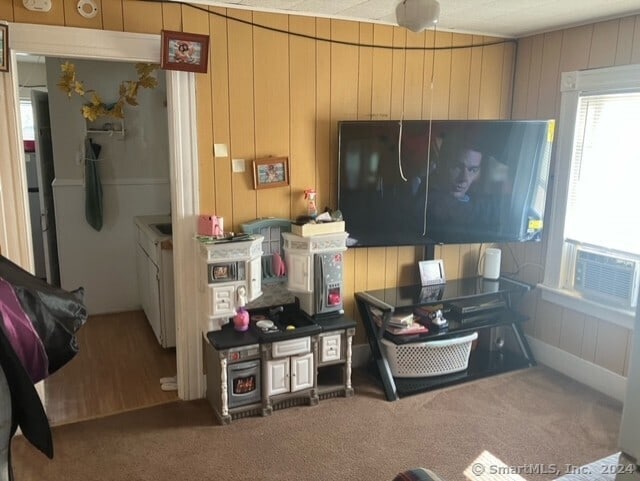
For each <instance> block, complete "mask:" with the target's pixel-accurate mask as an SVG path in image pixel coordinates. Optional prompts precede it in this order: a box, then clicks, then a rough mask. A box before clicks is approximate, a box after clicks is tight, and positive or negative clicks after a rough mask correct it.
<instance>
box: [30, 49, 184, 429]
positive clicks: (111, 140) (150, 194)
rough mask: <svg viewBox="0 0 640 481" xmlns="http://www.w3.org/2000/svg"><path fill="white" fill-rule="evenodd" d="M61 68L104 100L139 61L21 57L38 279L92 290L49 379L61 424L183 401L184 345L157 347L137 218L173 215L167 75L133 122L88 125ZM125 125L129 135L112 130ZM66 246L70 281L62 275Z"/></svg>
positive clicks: (50, 401)
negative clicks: (177, 385) (90, 210)
mask: <svg viewBox="0 0 640 481" xmlns="http://www.w3.org/2000/svg"><path fill="white" fill-rule="evenodd" d="M63 65H73V68H74V70H75V71H76V75H77V79H78V80H79V81H82V82H83V83H84V85H85V88H86V89H89V88H93V89H96V91H97V92H99V94H100V95H101V96H102V97H103V98H111V97H113V96H114V95H115V96H116V97H117V94H118V89H119V86H120V85H121V82H124V81H131V80H133V79H135V78H136V77H137V72H136V65H135V64H133V63H125V62H114V61H109V62H107V61H95V60H84V59H73V60H71V61H69V60H68V59H65V58H57V57H43V56H28V55H20V56H19V57H18V80H19V95H20V107H21V109H20V111H21V117H22V131H23V138H24V143H25V157H26V165H27V180H28V192H29V210H30V212H31V234H32V239H33V252H34V262H35V274H36V277H40V278H43V277H44V279H45V280H46V281H47V282H49V283H50V284H52V285H56V286H62V287H63V288H65V289H67V290H71V289H75V288H76V287H78V286H82V287H84V288H85V305H86V306H87V309H88V313H89V318H88V320H87V322H86V324H85V325H84V326H83V328H82V329H81V330H80V332H79V333H78V345H79V352H78V354H77V355H76V356H75V357H74V359H72V360H71V361H70V362H69V363H68V364H67V365H66V366H65V369H61V370H60V371H58V372H56V373H54V374H53V375H51V376H49V377H48V378H47V379H45V380H44V392H45V399H46V405H45V408H46V411H47V414H48V417H49V419H50V422H51V424H66V423H69V422H77V421H80V420H84V419H91V418H95V417H102V416H105V415H110V414H115V413H119V412H123V411H129V410H132V409H140V408H144V407H148V406H152V405H156V404H159V403H161V402H170V401H173V400H176V399H177V394H176V393H175V391H173V392H165V391H163V390H162V389H161V383H160V379H162V378H165V377H167V376H173V375H175V372H176V359H175V349H172V348H166V349H163V348H161V347H160V346H159V345H158V343H157V341H156V340H155V338H154V336H153V335H152V333H151V327H150V325H149V322H148V321H147V319H146V318H145V315H144V313H143V312H142V311H141V310H140V307H139V306H140V304H141V302H140V296H139V295H138V294H137V291H138V285H137V283H136V282H135V280H136V279H137V276H136V272H135V270H136V269H135V268H136V263H135V262H134V259H135V241H134V239H135V236H134V218H135V217H136V216H140V215H156V214H168V213H169V211H170V205H169V204H170V189H169V181H168V178H169V154H168V151H169V149H168V140H167V137H168V136H167V133H168V132H167V112H166V82H165V79H164V76H163V75H162V72H158V71H156V72H154V76H155V77H156V79H157V85H156V86H155V87H154V88H148V89H142V88H141V89H140V90H139V91H138V95H137V96H136V102H137V105H136V106H125V108H124V118H123V119H118V118H116V117H113V116H100V117H99V118H98V119H96V121H95V122H92V123H89V122H88V121H86V119H84V117H83V116H82V114H81V106H82V105H86V102H88V99H87V98H86V97H84V98H83V97H80V96H79V95H75V94H74V95H73V97H72V98H69V97H68V96H67V95H66V93H65V92H63V91H62V90H61V89H60V88H59V87H58V83H59V82H60V80H61V73H62V70H61V66H63ZM109 96H111V97H109ZM26 107H28V108H26ZM29 114H31V115H29ZM51 121H53V124H52V123H51ZM116 123H120V124H119V125H121V127H120V128H119V129H118V130H119V132H118V131H114V130H107V129H106V128H105V127H104V126H105V125H108V126H111V125H116ZM125 125H126V129H125V128H124V126H125ZM28 139H32V140H35V142H33V143H32V142H30V141H29V140H28ZM83 141H84V142H83ZM87 142H89V144H90V146H91V147H93V148H96V147H97V149H99V151H100V152H99V154H97V155H96V158H95V160H92V159H93V157H89V155H88V154H87V153H85V152H83V150H84V149H83V147H84V146H86V145H85V144H86V143H87ZM31 150H32V151H33V152H27V151H31ZM73 154H75V155H73ZM34 166H35V167H36V168H34ZM88 170H91V171H93V172H95V173H97V175H98V176H99V177H98V178H97V182H98V185H99V187H100V190H101V191H104V195H103V197H102V207H103V208H102V209H101V212H100V216H101V225H100V226H98V227H96V226H95V225H94V224H91V225H90V223H89V218H87V219H85V216H86V213H85V202H84V201H85V199H86V198H87V197H88V189H87V185H89V182H88V178H87V176H86V173H87V171H88ZM56 172H57V175H56V174H55V173H56ZM34 173H35V174H36V175H35V176H34ZM83 178H84V185H83V182H82V179H83ZM54 205H55V207H54ZM91 220H94V218H93V217H92V218H91ZM102 220H103V222H102ZM56 230H57V231H58V232H57V234H58V236H56ZM56 238H59V239H60V243H59V244H58V243H57V242H56ZM51 240H53V242H50V241H51ZM58 246H59V247H60V254H61V255H60V260H61V262H60V263H59V272H61V273H62V280H63V282H62V284H61V283H60V280H59V279H60V278H57V279H56V278H54V277H53V275H52V274H55V272H56V271H57V270H58V269H57V265H56V264H55V263H54V262H51V261H52V260H54V259H58V249H57V247H58ZM133 346H135V347H133Z"/></svg>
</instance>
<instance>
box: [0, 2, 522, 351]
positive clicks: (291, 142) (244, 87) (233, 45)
mask: <svg viewBox="0 0 640 481" xmlns="http://www.w3.org/2000/svg"><path fill="white" fill-rule="evenodd" d="M97 3H98V6H99V14H98V15H97V16H96V17H95V18H93V19H84V18H83V17H81V16H80V15H79V14H78V13H77V12H76V4H77V1H76V0H58V1H55V2H53V8H52V10H51V11H50V12H48V13H34V12H29V11H27V10H26V9H25V8H24V7H23V6H22V0H0V18H1V19H6V20H9V21H14V22H25V23H39V24H51V25H63V26H73V27H85V28H96V29H106V30H122V31H128V32H141V33H155V34H158V33H160V31H161V30H162V29H168V30H178V31H180V30H182V31H186V32H193V33H202V34H208V35H210V38H211V49H210V59H209V60H210V62H209V71H208V73H207V74H200V75H198V76H197V90H198V92H197V94H198V100H199V104H198V151H199V171H200V210H201V212H207V213H215V214H217V215H221V216H224V217H225V225H226V226H227V228H234V229H238V227H239V225H240V224H241V223H243V222H246V221H249V220H252V219H254V218H256V217H266V216H273V217H285V218H295V217H296V216H298V215H300V214H302V213H304V212H305V203H304V201H303V194H302V193H303V191H304V189H306V188H310V187H315V188H316V190H317V191H318V206H319V207H320V208H324V207H325V206H328V207H331V208H335V207H336V201H337V199H336V196H337V170H338V169H337V121H338V120H349V119H363V120H364V119H376V120H383V119H400V118H404V119H428V118H430V117H433V118H437V119H448V118H451V119H467V118H469V119H476V118H487V119H498V118H509V117H510V113H511V103H512V86H513V82H512V78H513V73H514V68H515V55H516V49H515V44H514V43H513V42H511V43H510V42H507V43H499V44H497V45H491V46H478V47H473V48H456V49H452V48H451V47H463V46H467V45H470V46H472V45H479V44H482V43H484V42H495V41H499V40H501V39H496V38H491V37H481V36H471V35H463V34H452V33H449V32H437V34H434V32H433V31H429V32H424V33H419V34H417V33H412V32H409V31H407V30H405V29H403V28H399V27H391V26H383V25H373V24H368V23H358V22H349V21H342V20H329V19H324V18H322V19H321V18H312V17H301V16H289V15H280V14H268V13H257V12H251V11H246V10H231V9H229V10H227V9H221V8H214V7H211V8H207V7H204V8H194V7H191V6H187V5H176V4H168V3H152V2H143V1H134V0H97ZM434 46H435V47H436V48H437V49H436V50H434V49H433V47H434ZM214 143H218V144H226V145H227V146H228V148H229V154H230V155H229V157H224V158H215V157H214V155H213V144H214ZM267 156H287V157H288V158H289V162H290V185H289V186H288V187H282V188H274V189H262V190H258V191H256V190H254V189H253V180H252V172H251V161H252V160H253V159H256V158H262V157H267ZM232 159H245V160H246V166H247V170H246V172H244V173H232V170H231V161H232ZM479 251H480V246H473V245H471V246H469V245H464V246H458V245H454V246H447V247H443V248H437V249H436V257H439V258H443V259H445V267H446V271H447V272H446V275H447V277H448V278H450V279H454V278H459V277H462V276H465V275H473V274H474V273H475V271H476V265H477V260H478V255H479ZM422 257H423V251H422V248H420V247H390V248H370V249H363V248H359V249H351V250H349V251H348V253H347V255H346V272H345V287H346V292H345V304H346V311H347V313H348V314H350V315H354V316H356V317H358V316H357V313H356V312H355V311H356V309H355V306H354V301H353V294H354V292H357V291H360V290H365V289H375V288H381V287H385V286H394V285H406V284H411V283H415V282H417V281H418V274H417V270H416V262H417V261H418V260H420V259H422ZM356 342H366V338H365V336H364V330H363V329H362V328H360V329H358V332H357V335H356Z"/></svg>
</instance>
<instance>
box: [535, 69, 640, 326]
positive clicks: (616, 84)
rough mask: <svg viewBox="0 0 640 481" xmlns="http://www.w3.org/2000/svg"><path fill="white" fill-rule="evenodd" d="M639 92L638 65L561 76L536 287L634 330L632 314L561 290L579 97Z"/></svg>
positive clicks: (559, 300)
mask: <svg viewBox="0 0 640 481" xmlns="http://www.w3.org/2000/svg"><path fill="white" fill-rule="evenodd" d="M631 89H640V65H625V66H620V67H607V68H600V69H593V70H578V71H575V72H564V73H563V74H562V79H561V83H560V91H561V93H562V100H561V103H560V119H559V123H558V131H559V135H558V144H557V149H556V162H555V181H554V186H553V187H554V190H553V192H554V199H553V201H552V209H551V219H550V228H549V241H548V248H547V257H546V262H545V274H544V281H543V283H542V284H541V285H540V286H539V287H540V288H541V293H542V298H543V299H544V300H546V301H549V302H553V303H556V304H559V305H561V306H563V307H567V308H569V309H573V310H576V311H578V312H581V313H584V314H587V315H591V316H594V317H597V318H599V319H603V320H605V321H608V322H611V323H613V324H618V325H620V326H623V327H626V328H627V329H633V327H634V319H635V314H634V312H633V311H631V310H624V309H619V308H616V307H610V306H607V305H605V304H600V303H597V302H594V301H591V300H589V299H585V298H583V297H582V296H581V295H580V294H579V293H577V292H575V291H571V290H569V289H565V288H563V284H564V279H565V278H566V274H567V273H566V271H565V269H566V264H567V263H566V262H564V259H565V256H566V255H567V248H566V246H565V243H564V221H565V216H566V212H567V196H568V189H569V177H570V175H571V162H570V161H569V160H567V159H571V155H572V152H573V133H574V132H573V130H574V127H575V122H576V112H577V107H578V101H579V99H580V95H584V94H589V93H593V94H595V93H606V92H609V91H611V92H612V91H621V90H631Z"/></svg>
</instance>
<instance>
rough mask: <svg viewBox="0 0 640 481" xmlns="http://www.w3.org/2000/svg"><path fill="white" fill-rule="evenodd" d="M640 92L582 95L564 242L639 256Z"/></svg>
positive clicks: (575, 137)
mask: <svg viewBox="0 0 640 481" xmlns="http://www.w3.org/2000/svg"><path fill="white" fill-rule="evenodd" d="M639 125H640V92H631V93H615V94H603V95H584V96H583V95H581V96H580V98H579V100H578V109H577V116H576V122H575V134H574V144H573V155H572V159H571V177H570V184H569V198H568V200H567V214H566V219H565V238H567V239H573V240H575V241H578V242H580V243H586V244H591V245H594V246H598V247H602V248H604V249H611V250H616V251H621V252H627V253H631V254H636V255H640V242H638V239H640V212H639V211H638V208H639V206H640V202H638V188H639V187H640V185H639V183H638V181H639V180H640V135H638V126H639Z"/></svg>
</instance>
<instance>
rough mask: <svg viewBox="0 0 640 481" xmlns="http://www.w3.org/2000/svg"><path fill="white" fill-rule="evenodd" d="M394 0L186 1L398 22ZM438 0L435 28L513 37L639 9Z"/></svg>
mask: <svg viewBox="0 0 640 481" xmlns="http://www.w3.org/2000/svg"><path fill="white" fill-rule="evenodd" d="M174 1H177V0H174ZM398 1H399V0H228V1H217V0H191V1H190V3H195V4H204V5H218V6H223V7H232V8H242V9H250V10H258V11H267V12H280V13H289V14H299V15H313V16H317V17H330V18H341V19H346V20H358V21H366V22H374V23H383V24H391V25H397V23H396V19H395V7H396V5H397V4H398ZM439 1H440V21H439V22H438V25H437V28H438V29H439V30H448V31H455V32H461V33H476V34H483V35H495V36H500V37H516V38H517V37H523V36H526V35H531V34H534V33H540V32H546V31H551V30H557V29H559V28H564V27H569V26H575V25H582V24H586V23H593V22H595V21H598V20H606V19H611V18H618V17H623V16H627V15H632V14H638V13H640V0H439Z"/></svg>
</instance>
